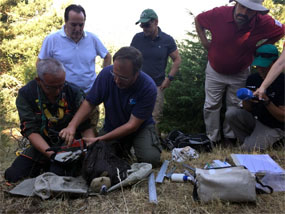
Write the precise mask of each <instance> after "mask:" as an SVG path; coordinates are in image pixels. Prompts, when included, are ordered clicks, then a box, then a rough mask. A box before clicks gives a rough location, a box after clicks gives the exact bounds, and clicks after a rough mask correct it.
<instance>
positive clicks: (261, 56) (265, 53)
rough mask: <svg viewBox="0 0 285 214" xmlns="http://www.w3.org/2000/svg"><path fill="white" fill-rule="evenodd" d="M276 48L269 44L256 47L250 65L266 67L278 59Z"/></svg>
mask: <svg viewBox="0 0 285 214" xmlns="http://www.w3.org/2000/svg"><path fill="white" fill-rule="evenodd" d="M278 55H279V53H278V49H277V48H276V47H275V46H274V45H271V44H266V45H262V46H260V47H259V48H257V50H256V53H255V56H254V60H253V62H252V64H251V65H253V66H259V67H264V68H267V67H269V66H270V65H271V64H272V63H273V62H275V61H276V60H277V59H278Z"/></svg>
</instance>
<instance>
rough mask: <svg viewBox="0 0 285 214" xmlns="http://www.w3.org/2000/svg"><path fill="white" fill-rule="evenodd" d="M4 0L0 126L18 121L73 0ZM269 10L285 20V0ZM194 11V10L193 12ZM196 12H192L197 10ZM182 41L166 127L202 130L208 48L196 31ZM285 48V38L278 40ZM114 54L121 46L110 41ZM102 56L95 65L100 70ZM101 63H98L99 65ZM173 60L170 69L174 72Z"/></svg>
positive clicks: (268, 2)
mask: <svg viewBox="0 0 285 214" xmlns="http://www.w3.org/2000/svg"><path fill="white" fill-rule="evenodd" d="M58 2H59V1H53V0H0V128H1V127H2V128H3V127H4V126H18V113H17V110H16V107H15V99H16V96H17V92H18V90H19V88H20V87H22V86H23V85H24V84H26V83H27V82H28V81H29V80H31V79H33V78H34V77H35V75H36V72H35V63H36V60H37V55H38V53H39V50H40V47H41V44H42V42H43V39H44V38H45V37H46V36H47V35H48V34H49V33H50V32H53V31H56V30H58V29H60V28H61V26H62V25H63V13H64V8H65V7H66V6H67V5H68V4H70V3H71V2H72V0H70V1H64V2H65V3H64V4H62V5H60V4H58ZM264 5H265V6H266V7H268V8H270V15H272V16H273V17H275V18H276V19H278V20H279V21H280V22H281V23H285V6H284V0H274V2H273V1H272V0H265V2H264ZM189 15H191V14H189ZM192 16H193V15H192ZM187 35H188V39H186V40H183V41H179V42H178V48H179V51H180V54H181V57H182V64H181V67H180V71H179V74H178V76H177V78H176V79H175V80H174V81H173V83H172V84H171V87H170V88H169V89H167V90H166V94H165V111H164V119H163V121H162V123H161V129H162V130H163V131H166V132H168V131H170V130H173V129H180V130H183V131H186V132H203V131H204V123H203V112H202V109H203V103H204V78H205V77H204V70H205V66H206V62H207V53H206V52H205V50H204V49H203V47H202V46H201V44H200V42H199V41H198V38H197V36H196V33H195V32H189V33H188V34H187ZM278 47H279V50H281V47H282V46H281V41H280V42H279V43H278ZM107 48H108V50H109V51H110V52H111V53H112V54H113V53H114V52H115V51H116V50H117V49H118V47H107ZM99 63H100V64H101V63H102V60H98V63H97V64H96V70H97V71H99V70H100V68H99V66H98V65H99ZM97 67H98V68H97ZM169 67H170V64H169V66H168V69H167V71H168V72H169Z"/></svg>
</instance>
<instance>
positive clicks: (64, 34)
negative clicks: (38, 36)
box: [59, 25, 87, 38]
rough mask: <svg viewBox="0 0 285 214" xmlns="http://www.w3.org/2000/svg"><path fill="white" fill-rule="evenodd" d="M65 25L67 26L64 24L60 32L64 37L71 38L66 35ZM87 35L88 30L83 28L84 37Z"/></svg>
mask: <svg viewBox="0 0 285 214" xmlns="http://www.w3.org/2000/svg"><path fill="white" fill-rule="evenodd" d="M64 26H65V25H63V26H62V28H61V29H60V30H59V34H60V35H61V36H62V37H65V38H69V37H68V36H67V35H66V33H65V31H64ZM86 36H87V32H86V31H85V30H83V38H84V37H86Z"/></svg>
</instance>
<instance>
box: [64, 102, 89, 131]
mask: <svg viewBox="0 0 285 214" xmlns="http://www.w3.org/2000/svg"><path fill="white" fill-rule="evenodd" d="M93 108H94V106H92V105H91V104H90V103H89V102H88V101H86V100H84V101H83V102H82V104H81V106H80V108H79V109H78V111H77V112H76V114H75V115H74V117H73V119H72V120H71V121H70V123H69V125H68V126H72V127H74V128H75V129H76V128H77V127H78V126H79V125H80V124H81V123H82V122H83V121H85V120H86V119H87V118H88V117H89V114H90V112H91V111H92V109H93Z"/></svg>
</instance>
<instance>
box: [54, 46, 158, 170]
mask: <svg viewBox="0 0 285 214" xmlns="http://www.w3.org/2000/svg"><path fill="white" fill-rule="evenodd" d="M113 61H114V65H112V66H107V67H106V68H104V69H103V70H102V71H101V72H100V73H99V75H98V77H97V78H96V80H95V83H94V84H93V86H92V88H91V90H90V92H89V93H88V95H87V97H86V100H85V101H84V102H83V103H82V105H81V107H80V109H79V110H78V112H77V113H76V115H75V116H74V118H73V119H72V121H71V122H70V123H69V125H68V127H67V128H66V129H63V130H62V131H61V132H60V136H61V137H63V138H65V139H66V141H67V142H68V143H70V142H71V141H72V139H73V138H74V133H75V130H76V128H77V126H78V125H79V124H80V123H81V122H82V121H84V120H85V119H86V118H87V117H88V114H89V113H90V112H91V111H92V109H93V108H94V107H96V106H97V105H99V104H101V103H104V107H105V122H104V127H103V130H101V131H100V133H99V135H100V136H98V137H96V138H92V139H86V141H88V142H89V143H94V142H96V141H99V140H102V141H105V142H106V143H108V144H109V145H111V146H112V148H114V147H121V149H120V150H121V151H123V152H125V151H126V152H125V153H127V152H128V151H127V150H129V149H130V148H131V146H133V148H134V151H135V155H136V157H137V160H138V161H139V162H146V163H151V164H153V165H154V166H158V165H159V164H160V152H161V146H160V143H159V139H158V136H157V135H156V133H155V127H154V121H153V119H152V111H153V107H154V104H155V99H156V93H157V92H156V87H155V83H154V81H153V80H152V79H151V78H150V77H149V76H148V75H146V74H145V73H144V72H142V71H141V66H142V55H141V53H140V51H139V50H137V49H136V48H134V47H123V48H121V49H120V50H119V51H117V53H116V54H115V55H114V57H113ZM118 155H121V154H118Z"/></svg>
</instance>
